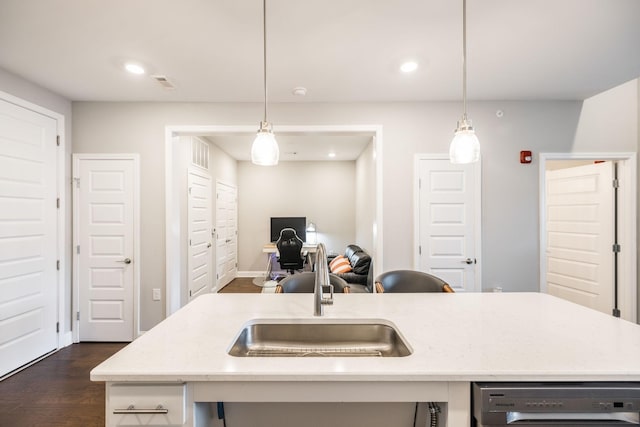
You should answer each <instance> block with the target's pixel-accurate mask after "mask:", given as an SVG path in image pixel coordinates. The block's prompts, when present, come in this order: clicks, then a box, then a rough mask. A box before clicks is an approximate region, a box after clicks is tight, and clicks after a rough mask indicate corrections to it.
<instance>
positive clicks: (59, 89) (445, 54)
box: [0, 0, 640, 160]
mask: <svg viewBox="0 0 640 427" xmlns="http://www.w3.org/2000/svg"><path fill="white" fill-rule="evenodd" d="M639 21H640V0H518V1H515V0H468V1H467V30H468V32H467V42H468V55H467V66H468V97H469V99H471V100H537V99H556V100H565V99H566V100H576V99H578V100H580V99H585V98H587V97H589V96H592V95H595V94H597V93H599V92H602V91H604V90H606V89H609V88H611V87H614V86H616V85H618V84H621V83H624V82H626V81H628V80H631V79H633V78H637V77H639V76H640V24H639ZM267 44H268V54H267V58H268V67H267V69H268V88H269V102H368V101H372V102H376V101H379V102H386V101H434V100H435V101H438V100H456V101H459V100H461V98H462V0H459V1H455V0H393V1H391V0H322V1H311V0H304V1H302V0H300V1H295V0H268V1H267ZM262 59H263V57H262V1H261V0H179V1H178V0H109V1H104V0H48V1H43V0H0V68H3V69H5V70H7V71H10V72H12V73H15V74H17V75H20V76H22V77H24V78H26V79H27V80H30V81H32V82H34V83H37V84H39V85H41V86H43V87H45V88H48V89H50V90H52V91H54V92H56V93H58V94H60V95H63V96H64V97H66V98H68V99H70V100H74V101H202V102H262V101H263V80H262V79H263V75H262V72H263V66H262ZM129 60H135V61H138V62H140V63H142V64H143V65H144V66H145V67H146V68H147V69H148V71H149V74H159V75H165V76H166V77H167V78H168V79H169V80H170V81H171V82H172V83H173V84H174V85H175V89H173V90H166V89H163V88H162V87H161V86H160V85H159V84H158V83H157V82H156V81H154V80H152V79H151V77H149V75H145V76H134V75H131V74H128V73H126V72H124V71H123V68H122V65H123V64H124V62H125V61H129ZM406 60H414V61H416V62H418V64H419V68H418V70H417V71H416V72H414V73H412V74H403V73H401V72H400V71H399V66H400V64H401V63H402V62H403V61H406ZM297 86H303V87H306V88H307V90H308V92H307V95H306V96H305V97H299V96H295V95H293V94H292V90H293V88H294V87H297ZM259 119H260V118H256V127H257V123H258V121H259ZM252 138H253V137H252V136H251V135H246V136H245V135H234V136H229V135H226V136H223V135H218V136H212V137H210V140H211V141H212V142H214V143H215V144H217V145H219V146H220V147H221V148H222V149H223V150H225V151H226V152H228V153H229V154H230V155H232V156H233V157H235V158H237V159H239V160H247V158H248V155H249V151H250V148H249V147H250V143H251V140H252ZM278 140H279V144H280V149H281V154H282V157H281V159H282V160H322V159H327V157H326V155H327V153H328V152H329V151H330V150H331V149H332V147H331V145H333V147H340V150H336V152H337V154H338V156H337V157H336V159H337V160H353V159H355V158H357V157H358V155H359V154H360V153H361V152H362V150H363V149H364V147H365V145H366V144H367V143H368V142H369V141H370V135H369V136H367V135H343V136H340V135H331V136H325V137H321V136H317V135H315V136H314V135H279V136H278ZM294 152H295V153H297V154H292V153H294Z"/></svg>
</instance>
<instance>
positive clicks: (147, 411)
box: [113, 405, 169, 414]
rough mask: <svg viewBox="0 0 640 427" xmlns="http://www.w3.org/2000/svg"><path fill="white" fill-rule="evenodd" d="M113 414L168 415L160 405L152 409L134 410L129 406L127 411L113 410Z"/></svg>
mask: <svg viewBox="0 0 640 427" xmlns="http://www.w3.org/2000/svg"><path fill="white" fill-rule="evenodd" d="M113 413H114V414H168V413H169V410H168V409H167V408H165V407H164V406H162V405H158V406H156V407H155V408H154V409H146V408H140V409H138V408H136V407H135V406H133V405H129V406H128V407H127V409H114V410H113Z"/></svg>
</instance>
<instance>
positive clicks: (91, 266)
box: [74, 158, 136, 341]
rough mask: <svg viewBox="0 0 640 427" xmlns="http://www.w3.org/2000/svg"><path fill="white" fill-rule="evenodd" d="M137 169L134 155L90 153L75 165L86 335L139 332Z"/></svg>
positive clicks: (106, 337)
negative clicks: (114, 156) (91, 155)
mask: <svg viewBox="0 0 640 427" xmlns="http://www.w3.org/2000/svg"><path fill="white" fill-rule="evenodd" d="M134 170H135V164H134V160H131V159H86V158H85V159H79V160H78V169H77V170H76V171H74V172H75V176H76V178H79V181H77V185H78V188H77V193H76V194H77V195H78V198H77V200H75V201H74V204H77V206H76V212H77V217H76V218H75V219H76V221H77V222H78V224H77V230H78V233H79V236H78V240H77V241H78V242H79V246H80V247H79V253H77V260H78V268H77V270H76V271H77V272H78V275H79V290H80V291H79V292H80V297H79V304H80V329H79V330H80V335H79V338H80V341H131V340H133V337H134V319H133V316H134V308H133V304H134V264H133V263H134V262H136V260H135V259H134V257H133V255H134V182H135V181H134ZM75 249H76V251H77V250H78V248H77V247H76V248H75Z"/></svg>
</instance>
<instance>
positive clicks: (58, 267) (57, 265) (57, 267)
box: [56, 260, 60, 271]
mask: <svg viewBox="0 0 640 427" xmlns="http://www.w3.org/2000/svg"><path fill="white" fill-rule="evenodd" d="M56 270H58V271H60V260H57V261H56Z"/></svg>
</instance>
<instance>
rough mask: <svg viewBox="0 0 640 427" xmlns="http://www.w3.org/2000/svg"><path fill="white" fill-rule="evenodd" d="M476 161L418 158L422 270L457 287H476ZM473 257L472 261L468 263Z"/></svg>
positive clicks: (458, 289)
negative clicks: (456, 163)
mask: <svg viewBox="0 0 640 427" xmlns="http://www.w3.org/2000/svg"><path fill="white" fill-rule="evenodd" d="M475 167H476V164H471V165H454V164H451V163H450V162H449V160H448V159H421V160H420V161H419V165H418V168H419V171H418V174H419V179H420V186H419V195H418V199H419V200H418V203H419V208H418V209H419V240H420V241H419V245H420V256H419V266H418V268H419V270H421V271H425V272H428V273H431V274H433V275H435V276H438V277H440V278H442V279H443V280H445V281H446V282H447V283H449V284H450V285H451V286H452V287H453V288H454V290H456V291H475V290H476V278H475V273H476V265H477V264H476V247H475V241H476V227H477V226H478V224H476V218H477V214H476V209H479V206H476V203H475V201H476V192H477V191H480V183H479V182H476V175H475ZM467 260H470V263H467Z"/></svg>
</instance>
